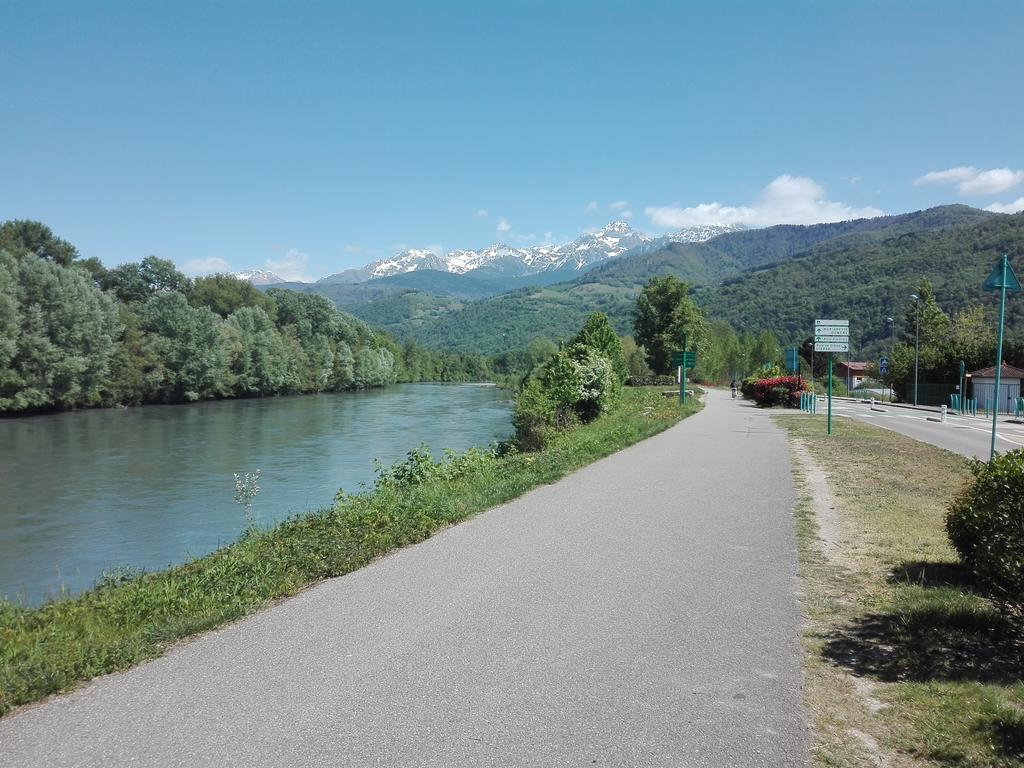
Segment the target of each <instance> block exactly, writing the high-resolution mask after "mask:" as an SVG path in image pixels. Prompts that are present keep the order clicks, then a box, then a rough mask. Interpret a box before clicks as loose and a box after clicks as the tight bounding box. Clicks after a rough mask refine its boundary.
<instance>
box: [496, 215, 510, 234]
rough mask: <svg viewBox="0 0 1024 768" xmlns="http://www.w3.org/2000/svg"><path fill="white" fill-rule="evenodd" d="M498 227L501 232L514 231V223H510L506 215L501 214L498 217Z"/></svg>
mask: <svg viewBox="0 0 1024 768" xmlns="http://www.w3.org/2000/svg"><path fill="white" fill-rule="evenodd" d="M496 229H497V230H498V231H499V232H511V231H512V225H511V224H509V223H508V219H506V218H505V217H504V216H499V217H498V226H497V227H496Z"/></svg>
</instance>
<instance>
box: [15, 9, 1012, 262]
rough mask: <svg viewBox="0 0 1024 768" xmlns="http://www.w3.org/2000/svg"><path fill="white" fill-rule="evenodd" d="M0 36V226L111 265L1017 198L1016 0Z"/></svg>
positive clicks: (449, 13)
mask: <svg viewBox="0 0 1024 768" xmlns="http://www.w3.org/2000/svg"><path fill="white" fill-rule="evenodd" d="M0 28H2V29H3V33H2V35H0V72H2V73H3V82H4V87H3V95H2V98H0V105H2V107H0V219H9V218H32V219H39V220H41V221H44V222H46V223H47V224H49V225H50V226H51V227H52V228H53V229H54V230H55V231H56V232H57V234H59V235H60V236H62V237H64V238H66V239H68V240H70V241H71V242H73V243H75V244H76V245H77V246H78V247H79V250H80V251H81V252H82V253H83V255H85V256H96V257H99V258H100V259H102V260H103V261H104V263H106V264H108V265H112V264H116V263H120V262H123V261H130V260H138V259H140V258H142V257H144V256H146V255H149V254H155V255H158V256H161V257H164V258H170V259H173V260H174V261H175V262H176V263H177V264H178V265H179V266H181V267H183V268H187V269H188V270H189V271H191V272H199V271H202V270H204V269H205V270H210V269H216V268H221V269H223V268H231V269H242V268H247V267H267V266H269V267H272V268H276V269H277V270H278V271H279V272H282V273H286V276H288V277H293V278H301V277H310V278H315V277H318V276H321V275H324V274H328V273H330V272H334V271H337V270H339V269H342V268H345V267H351V266H359V265H362V264H364V263H366V262H368V261H371V260H374V259H378V258H384V257H386V256H389V255H391V254H393V253H394V252H395V251H396V250H399V249H401V248H402V247H405V246H415V247H432V248H434V249H452V248H477V247H482V246H485V245H488V244H490V243H492V242H495V241H498V240H500V241H503V242H508V243H510V244H512V245H529V244H534V243H537V242H539V241H542V240H543V239H545V238H548V239H550V240H554V241H558V242H561V241H565V240H569V239H572V238H573V237H575V236H577V235H578V234H579V233H580V232H581V231H584V230H586V229H588V228H594V227H597V226H600V225H602V224H604V223H606V222H607V221H609V220H611V219H613V218H623V217H625V218H627V219H628V220H629V221H630V223H631V224H632V225H633V226H634V227H635V228H637V229H640V230H643V231H647V232H651V233H654V232H659V231H665V230H668V229H674V228H678V227H679V226H681V225H683V224H687V223H696V222H701V221H712V220H724V221H741V222H745V223H747V224H750V225H754V226H759V225H765V224H772V223H779V222H785V221H791V222H796V223H807V222H810V221H821V220H833V219H837V218H850V217H853V216H857V215H872V214H876V213H877V212H886V213H900V212H904V211H910V210H916V209H919V208H923V207H928V206H931V205H936V204H941V203H949V202H965V203H968V204H970V205H974V206H977V207H988V206H1003V208H1001V210H1012V209H1015V208H1017V207H1021V208H1024V171H1022V170H1021V169H1024V156H1022V155H1024V142H1022V140H1021V136H1022V133H1021V129H1022V124H1024V99H1021V95H1020V94H1021V91H1020V83H1019V73H1020V54H1019V46H1020V34H1021V31H1022V30H1024V3H1022V2H1020V0H1013V1H1012V2H980V1H976V2H939V1H937V0H935V1H932V2H907V3H897V2H851V3H843V2H838V1H837V0H829V1H828V2H783V1H782V0H779V1H777V2H767V1H766V2H710V1H709V2H685V3H684V2H673V3H668V2H641V1H640V0H634V1H633V2H600V1H595V2H552V1H550V0H549V1H548V2H515V3H512V2H507V3H500V2H426V1H424V2H417V3H411V2H389V1H388V0H376V1H375V2H355V1H353V2H295V1H293V2H288V3H284V2H280V3H271V2H244V3H243V2H217V3H211V2H207V3H196V2H159V3H156V2H151V3H143V2H137V1H136V2H100V1H94V2H84V1H77V0H76V2H64V3H62V2H46V1H45V0H31V2H22V0H0ZM929 174H932V175H931V176H929Z"/></svg>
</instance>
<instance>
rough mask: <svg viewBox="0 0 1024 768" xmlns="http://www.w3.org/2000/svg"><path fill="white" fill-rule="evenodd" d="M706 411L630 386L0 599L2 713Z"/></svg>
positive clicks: (695, 404) (359, 563) (358, 563)
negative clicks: (525, 428)
mask: <svg viewBox="0 0 1024 768" xmlns="http://www.w3.org/2000/svg"><path fill="white" fill-rule="evenodd" d="M699 408H700V404H699V403H698V402H697V401H696V400H690V401H688V402H687V405H686V406H685V407H680V406H679V405H678V404H677V403H676V401H675V400H673V399H668V398H664V397H662V396H661V395H660V394H659V392H658V391H656V390H648V389H626V390H625V392H624V394H623V397H622V399H621V401H620V402H619V403H618V404H617V405H616V407H615V408H614V409H613V410H612V412H611V413H609V414H607V415H606V416H604V417H602V418H600V419H598V420H597V421H594V422H592V423H591V424H587V425H585V426H582V427H580V428H578V429H576V430H574V431H572V432H569V433H566V434H563V435H560V436H559V437H558V438H557V439H555V440H554V441H553V442H552V444H551V445H550V446H549V447H547V448H546V449H545V450H543V451H541V452H538V453H533V454H518V453H513V454H508V455H504V456H497V455H494V454H493V453H487V452H481V451H469V452H467V453H466V454H462V455H460V456H454V455H453V456H449V457H447V458H446V459H445V460H443V461H441V462H433V461H430V460H427V459H426V458H425V456H424V455H423V454H421V453H420V452H418V451H413V452H411V453H410V455H409V458H408V459H407V460H406V461H403V462H399V463H398V464H396V465H394V466H393V467H392V468H390V469H389V470H386V471H383V472H381V473H380V475H379V477H378V481H377V484H376V485H375V487H374V488H373V489H371V490H369V491H368V492H366V493H362V494H357V495H339V498H338V500H337V503H336V504H335V506H333V507H330V508H327V509H323V510H321V511H319V512H316V513H313V514H307V515H302V516H299V517H295V518H292V519H290V520H288V521H285V522H283V523H281V524H279V525H277V526H275V527H273V528H270V529H268V530H259V529H253V530H251V531H249V532H248V533H247V534H246V535H244V536H243V537H242V538H241V539H240V540H239V541H237V542H235V543H234V544H231V545H229V546H227V547H223V548H222V549H219V550H217V551H216V552H213V553H212V554H210V555H208V556H206V557H203V558H200V559H197V560H194V561H192V562H190V563H188V564H185V565H182V566H179V567H176V568H172V569H169V570H166V571H162V572H159V573H153V574H147V575H144V576H142V577H141V578H138V579H136V580H132V581H126V582H118V580H117V579H116V578H113V579H110V580H108V582H107V583H105V584H103V585H100V586H98V587H97V588H95V589H93V590H91V591H88V592H86V593H84V594H82V595H80V596H79V597H77V598H74V599H69V600H59V601H56V602H52V603H48V604H46V605H44V606H41V607H39V608H35V609H23V608H18V607H15V606H13V605H10V604H6V603H5V604H0V713H4V712H7V711H9V710H11V709H12V708H14V707H15V706H18V705H20V704H25V703H28V702H32V701H35V700H38V699H40V698H43V697H44V696H47V695H48V694H51V693H55V692H57V691H61V690H65V689H67V688H70V687H72V686H74V685H75V684H77V683H78V682H80V681H83V680H87V679H89V678H91V677H95V676H97V675H101V674H106V673H109V672H114V671H117V670H121V669H125V668H127V667H130V666H132V665H134V664H137V663H138V662H140V661H143V660H146V659H150V658H153V657H155V656H158V655H160V654H161V653H162V652H163V651H164V649H165V648H167V647H168V646H169V645H170V644H172V643H174V642H176V641H178V640H180V639H182V638H185V637H188V636H189V635H192V634H195V633H197V632H202V631H205V630H208V629H211V628H213V627H216V626H219V625H221V624H224V623H226V622H229V621H231V620H233V619H236V618H238V617H240V616H243V615H245V614H248V613H251V612H253V611H255V610H258V609H259V608H260V607H262V606H264V605H266V604H267V603H268V602H269V601H272V600H275V599H277V598H281V597H286V596H288V595H293V594H295V593H296V592H298V591H300V590H302V589H304V588H306V587H307V586H309V585H310V584H312V583H314V582H316V581H319V580H322V579H325V578H330V577H332V576H338V575H341V574H344V573H348V572H350V571H353V570H355V569H357V568H360V567H362V566H363V565H365V564H366V563H368V562H370V561H371V560H372V559H373V558H375V557H378V556H380V555H381V554H384V553H385V552H388V551H390V550H391V549H394V548H395V547H401V546H406V545H408V544H413V543H416V542H418V541H422V540H423V539H425V538H427V537H429V536H430V535H431V534H433V533H434V532H436V531H437V530H439V529H441V528H443V527H445V526H447V525H451V524H453V523H456V522H458V521H460V520H464V519H466V518H467V517H470V516H472V515H474V514H477V513H479V512H482V511H484V510H486V509H489V508H491V507H493V506H495V505H497V504H501V503H503V502H505V501H508V500H509V499H512V498H515V497H516V496H519V495H521V494H522V493H525V492H526V491H528V490H530V489H531V488H534V487H536V486H538V485H542V484H545V483H551V482H554V481H555V480H558V479H559V478H561V477H563V476H564V475H566V474H567V473H569V472H571V471H573V470H575V469H578V468H580V467H582V466H584V465H586V464H589V463H590V462H593V461H595V460H597V459H599V458H602V457H604V456H607V455H609V454H611V453H614V452H615V451H617V450H620V449H622V448H624V447H626V446H628V445H631V444H633V443H636V442H638V441H640V440H642V439H644V438H646V437H649V436H651V435H653V434H656V433H658V432H661V431H663V430H664V429H666V428H668V427H670V426H672V425H673V424H675V423H676V422H677V421H679V420H680V419H682V418H684V417H685V416H687V415H690V414H692V413H694V412H695V411H696V410H698V409H699Z"/></svg>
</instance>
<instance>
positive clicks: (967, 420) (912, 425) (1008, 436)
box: [816, 398, 1024, 461]
mask: <svg viewBox="0 0 1024 768" xmlns="http://www.w3.org/2000/svg"><path fill="white" fill-rule="evenodd" d="M826 408H827V405H826V403H825V400H824V398H818V413H817V416H816V418H819V417H820V418H825V412H826ZM876 408H879V409H880V410H878V411H872V410H871V402H870V401H864V402H863V403H855V402H850V401H847V400H833V401H832V415H833V417H835V416H837V415H838V416H849V417H850V418H853V419H857V420H858V421H863V422H865V423H868V424H874V425H875V426H876V427H884V428H886V429H891V430H892V431H893V432H899V433H900V434H902V435H906V436H907V437H912V438H914V439H915V440H920V441H921V442H923V443H931V444H932V445H937V446H938V447H939V448H945V449H946V450H947V451H952V452H953V453H959V454H961V455H962V456H968V457H974V458H978V459H982V460H984V461H988V458H989V454H990V452H991V446H992V416H991V415H989V416H984V415H979V416H977V417H971V416H957V415H953V414H952V413H950V414H949V415H948V416H947V417H946V423H945V424H941V423H938V422H934V421H929V420H928V417H929V416H930V417H932V418H938V416H939V414H938V413H936V412H934V411H919V410H914V409H912V408H896V407H893V406H889V405H886V404H885V403H878V404H877V405H876ZM1021 447H1024V424H1013V423H1011V422H1010V421H1009V417H1008V416H1006V415H1005V414H1000V416H999V420H998V423H997V428H996V451H997V452H999V453H1005V452H1006V451H1013V450H1016V449H1018V448H1021Z"/></svg>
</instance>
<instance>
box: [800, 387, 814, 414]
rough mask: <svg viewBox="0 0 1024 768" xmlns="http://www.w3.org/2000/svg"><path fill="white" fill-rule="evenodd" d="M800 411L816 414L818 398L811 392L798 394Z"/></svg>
mask: <svg viewBox="0 0 1024 768" xmlns="http://www.w3.org/2000/svg"><path fill="white" fill-rule="evenodd" d="M800 410H801V411H803V412H804V413H817V412H818V396H817V395H815V394H814V393H813V392H801V393H800Z"/></svg>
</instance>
